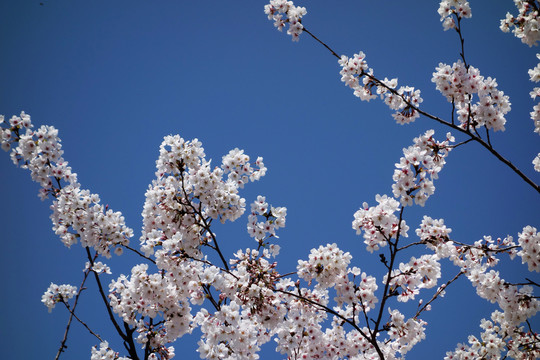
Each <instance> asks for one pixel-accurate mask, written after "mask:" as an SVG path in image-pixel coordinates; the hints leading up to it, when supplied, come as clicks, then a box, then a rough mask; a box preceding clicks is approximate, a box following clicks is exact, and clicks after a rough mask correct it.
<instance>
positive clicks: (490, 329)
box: [444, 311, 540, 360]
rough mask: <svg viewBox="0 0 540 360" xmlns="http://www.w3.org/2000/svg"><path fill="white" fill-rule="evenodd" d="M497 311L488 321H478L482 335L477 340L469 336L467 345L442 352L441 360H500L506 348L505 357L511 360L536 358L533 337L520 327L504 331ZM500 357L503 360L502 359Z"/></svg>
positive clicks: (537, 350)
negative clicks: (443, 354) (443, 353)
mask: <svg viewBox="0 0 540 360" xmlns="http://www.w3.org/2000/svg"><path fill="white" fill-rule="evenodd" d="M505 325H506V323H505V320H504V316H503V314H502V313H501V312H500V311H494V312H493V313H492V314H491V321H490V320H486V319H482V321H481V323H480V327H481V328H482V330H483V332H482V334H481V335H480V339H478V338H477V337H475V336H473V335H471V336H469V339H468V344H458V345H457V347H456V349H455V350H454V351H451V352H447V353H446V357H445V358H444V360H467V359H501V356H502V355H503V354H504V351H505V350H506V349H508V353H507V356H505V357H509V358H512V359H523V360H528V359H538V358H539V357H540V347H539V346H538V340H537V335H535V334H533V333H531V332H529V331H526V330H524V329H523V327H516V328H508V327H507V326H505ZM505 357H503V358H505Z"/></svg>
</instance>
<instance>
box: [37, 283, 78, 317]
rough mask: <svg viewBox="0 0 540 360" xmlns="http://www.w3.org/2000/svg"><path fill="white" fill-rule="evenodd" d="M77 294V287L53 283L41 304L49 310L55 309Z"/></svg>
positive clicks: (42, 298)
mask: <svg viewBox="0 0 540 360" xmlns="http://www.w3.org/2000/svg"><path fill="white" fill-rule="evenodd" d="M76 293H77V287H75V286H71V285H66V284H64V285H56V284H53V283H51V285H50V286H49V288H48V289H47V291H45V293H44V294H43V296H42V297H41V302H42V303H43V304H44V305H45V306H46V307H47V308H48V309H49V312H51V311H52V309H54V307H55V306H56V304H57V303H59V302H63V301H66V300H69V299H71V298H72V297H73V296H75V294H76Z"/></svg>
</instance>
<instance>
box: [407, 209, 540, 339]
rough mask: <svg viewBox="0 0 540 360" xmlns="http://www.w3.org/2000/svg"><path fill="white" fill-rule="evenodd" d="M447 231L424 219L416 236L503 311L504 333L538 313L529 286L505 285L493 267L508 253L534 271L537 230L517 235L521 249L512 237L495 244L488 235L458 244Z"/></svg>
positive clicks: (539, 305)
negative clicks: (498, 255) (468, 243)
mask: <svg viewBox="0 0 540 360" xmlns="http://www.w3.org/2000/svg"><path fill="white" fill-rule="evenodd" d="M450 231H451V230H450V229H447V228H446V226H445V225H444V222H443V221H442V220H433V219H431V218H429V217H424V219H423V221H422V224H421V226H420V228H419V229H417V230H416V233H417V234H418V235H419V236H420V238H421V239H422V240H423V241H424V242H425V243H426V245H427V246H428V247H429V248H430V249H432V250H433V251H434V252H435V255H436V256H437V258H439V259H443V258H448V259H450V260H451V261H452V262H453V263H454V264H455V265H456V266H458V267H459V268H460V270H461V272H462V273H463V274H465V276H467V278H468V279H469V281H470V282H471V284H472V285H473V286H474V287H475V288H476V292H477V294H478V295H479V296H480V297H481V298H483V299H486V300H488V301H490V302H492V303H497V304H498V305H499V307H500V309H501V310H502V312H501V315H500V317H499V318H500V320H498V322H499V323H500V324H501V326H502V327H504V329H505V331H506V333H507V334H511V333H513V332H515V331H517V330H516V329H518V328H519V325H520V324H521V323H523V322H525V321H526V320H527V319H528V318H531V317H533V316H534V315H535V314H536V313H537V312H538V311H540V301H538V299H536V298H535V297H534V296H533V294H532V293H533V291H532V290H533V289H532V287H531V286H529V285H524V286H521V287H520V286H519V285H514V284H510V283H508V282H506V281H505V280H504V279H502V278H501V277H500V275H499V272H498V271H496V270H493V269H491V270H490V268H492V267H494V266H495V265H496V264H497V263H498V262H499V258H498V257H497V256H496V255H497V254H499V253H508V254H509V255H510V257H511V258H513V257H514V256H516V255H519V256H520V257H521V258H522V259H523V262H524V263H525V262H527V263H528V264H529V269H530V270H531V269H535V270H537V271H538V269H537V264H538V262H539V261H540V255H539V254H538V240H537V239H536V237H537V234H536V229H534V228H533V227H531V226H526V227H525V228H524V229H523V232H522V233H520V234H519V237H520V240H519V243H520V245H521V250H519V251H517V250H516V244H515V243H514V241H513V238H512V237H511V236H508V237H506V238H505V239H504V240H501V239H498V240H497V241H494V240H493V239H492V238H491V237H490V236H484V239H482V240H478V241H476V242H475V243H474V244H473V245H460V244H456V243H454V242H453V241H452V240H450V239H449V238H448V234H449V233H450Z"/></svg>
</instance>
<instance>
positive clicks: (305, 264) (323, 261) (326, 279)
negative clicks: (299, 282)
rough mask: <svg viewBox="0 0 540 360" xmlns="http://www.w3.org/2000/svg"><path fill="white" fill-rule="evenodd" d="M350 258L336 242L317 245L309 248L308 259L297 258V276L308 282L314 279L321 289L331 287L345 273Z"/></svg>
mask: <svg viewBox="0 0 540 360" xmlns="http://www.w3.org/2000/svg"><path fill="white" fill-rule="evenodd" d="M351 258H352V257H351V254H349V253H348V252H347V253H344V252H343V251H342V250H340V249H339V248H338V247H337V245H336V244H328V245H326V246H319V248H318V249H312V250H311V253H310V254H309V260H308V261H304V260H298V266H297V270H298V277H300V278H301V279H304V280H306V281H309V282H311V280H312V279H316V280H317V283H318V284H319V285H320V286H321V287H322V288H323V289H325V288H328V287H332V286H334V285H335V283H336V281H337V278H338V277H339V276H341V275H343V274H346V273H347V267H348V266H349V263H350V261H351Z"/></svg>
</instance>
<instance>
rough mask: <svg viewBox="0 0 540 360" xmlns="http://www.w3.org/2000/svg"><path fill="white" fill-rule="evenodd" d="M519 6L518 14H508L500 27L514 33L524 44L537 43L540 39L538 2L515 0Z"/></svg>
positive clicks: (531, 44)
mask: <svg viewBox="0 0 540 360" xmlns="http://www.w3.org/2000/svg"><path fill="white" fill-rule="evenodd" d="M514 4H516V7H517V8H518V12H519V13H518V15H517V16H514V15H512V14H510V13H507V14H506V18H505V19H502V20H501V26H500V29H501V30H502V31H504V32H509V31H510V30H512V33H513V34H514V36H515V37H517V38H518V39H520V40H521V41H522V42H523V43H524V44H527V45H529V46H533V45H536V43H537V42H538V40H540V31H539V28H538V4H537V2H536V1H524V0H514Z"/></svg>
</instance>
